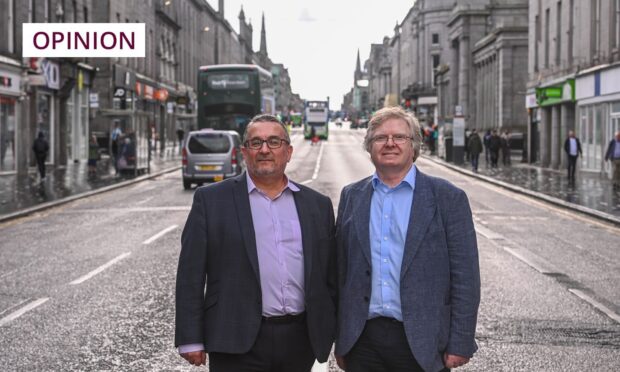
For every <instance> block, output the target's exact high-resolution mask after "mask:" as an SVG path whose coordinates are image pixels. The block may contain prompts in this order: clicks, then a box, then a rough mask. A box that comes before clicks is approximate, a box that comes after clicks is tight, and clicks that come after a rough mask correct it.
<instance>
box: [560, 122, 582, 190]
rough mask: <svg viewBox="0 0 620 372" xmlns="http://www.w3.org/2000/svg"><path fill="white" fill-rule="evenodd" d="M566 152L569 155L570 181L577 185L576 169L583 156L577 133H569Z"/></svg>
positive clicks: (565, 147)
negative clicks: (580, 156) (579, 159)
mask: <svg viewBox="0 0 620 372" xmlns="http://www.w3.org/2000/svg"><path fill="white" fill-rule="evenodd" d="M564 151H566V154H567V155H568V181H569V182H572V183H575V169H576V168H577V157H579V155H581V154H582V153H581V142H580V141H579V138H577V137H575V132H573V131H572V130H569V131H568V138H567V139H566V141H564Z"/></svg>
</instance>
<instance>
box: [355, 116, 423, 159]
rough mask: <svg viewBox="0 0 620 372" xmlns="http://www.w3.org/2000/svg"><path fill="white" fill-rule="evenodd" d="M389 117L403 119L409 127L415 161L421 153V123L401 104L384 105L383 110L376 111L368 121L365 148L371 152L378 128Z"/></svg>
mask: <svg viewBox="0 0 620 372" xmlns="http://www.w3.org/2000/svg"><path fill="white" fill-rule="evenodd" d="M389 119H401V120H403V121H404V122H405V123H407V126H408V127H409V131H410V135H411V142H412V145H413V151H414V154H413V161H415V160H416V159H417V158H418V156H419V155H420V149H421V148H422V132H421V129H420V123H419V122H418V119H416V118H415V116H413V114H411V113H409V112H407V111H405V110H403V109H402V108H401V107H399V106H395V107H384V108H382V109H381V110H379V111H377V112H375V113H374V115H373V116H372V118H370V121H369V122H368V130H367V131H366V137H365V138H364V148H365V149H366V151H368V152H370V149H371V148H372V139H373V138H374V136H375V132H376V131H377V129H378V128H379V127H380V126H381V125H382V124H383V123H385V122H386V121H387V120H389Z"/></svg>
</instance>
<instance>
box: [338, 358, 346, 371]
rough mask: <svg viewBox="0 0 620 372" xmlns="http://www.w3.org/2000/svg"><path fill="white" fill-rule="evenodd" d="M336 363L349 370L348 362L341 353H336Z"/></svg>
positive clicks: (344, 369)
mask: <svg viewBox="0 0 620 372" xmlns="http://www.w3.org/2000/svg"><path fill="white" fill-rule="evenodd" d="M336 364H338V367H340V369H341V370H343V371H346V370H347V364H346V363H345V362H344V357H343V356H340V355H336Z"/></svg>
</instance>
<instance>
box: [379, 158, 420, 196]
mask: <svg viewBox="0 0 620 372" xmlns="http://www.w3.org/2000/svg"><path fill="white" fill-rule="evenodd" d="M415 176H416V166H415V164H413V165H411V169H409V172H407V174H406V175H405V178H403V180H402V181H400V183H399V184H398V185H396V186H395V187H394V188H396V187H399V186H400V185H402V184H403V183H407V184H408V185H409V186H410V187H411V189H412V190H415ZM379 183H381V184H382V185H385V184H384V183H383V181H382V180H381V179H380V178H379V175H378V174H377V171H375V173H373V175H372V187H373V188H374V189H375V190H376V189H377V185H378V184H379ZM385 186H386V187H388V188H389V186H387V185H385Z"/></svg>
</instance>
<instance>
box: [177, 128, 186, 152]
mask: <svg viewBox="0 0 620 372" xmlns="http://www.w3.org/2000/svg"><path fill="white" fill-rule="evenodd" d="M183 137H185V131H184V130H183V127H181V126H179V127H178V128H177V140H179V151H181V149H182V148H183Z"/></svg>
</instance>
